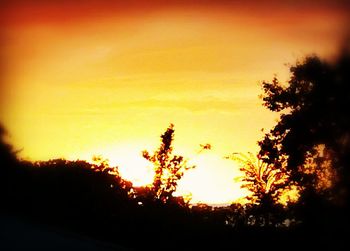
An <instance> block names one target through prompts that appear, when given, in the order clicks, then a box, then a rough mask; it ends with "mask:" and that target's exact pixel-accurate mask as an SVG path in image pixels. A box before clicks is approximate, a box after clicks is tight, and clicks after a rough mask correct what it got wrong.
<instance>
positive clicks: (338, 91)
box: [259, 52, 350, 187]
mask: <svg viewBox="0 0 350 251" xmlns="http://www.w3.org/2000/svg"><path fill="white" fill-rule="evenodd" d="M349 66H350V55H349V53H348V52H346V53H343V54H342V55H341V56H340V57H339V58H338V59H337V60H336V61H335V62H333V63H330V62H327V61H323V60H321V59H320V58H319V57H317V56H311V57H306V58H305V59H304V60H303V61H301V62H298V63H297V64H296V65H294V66H292V67H290V73H291V77H290V80H289V81H288V83H286V84H282V83H280V82H279V81H278V80H277V79H276V78H274V79H273V80H272V82H263V90H264V95H263V96H262V99H263V102H264V106H265V107H267V108H268V109H269V110H271V111H273V112H279V113H280V118H279V121H278V123H277V124H276V125H275V126H274V127H273V128H272V129H271V130H270V132H268V133H267V134H265V137H264V138H263V139H262V140H261V141H260V142H259V145H260V147H261V150H260V156H261V158H262V159H263V160H264V161H265V162H266V163H269V164H270V163H273V164H278V163H280V158H281V156H286V158H287V169H288V171H290V172H291V178H292V179H293V180H295V181H297V182H299V183H300V184H302V185H303V186H306V187H307V186H308V187H312V186H314V181H315V178H314V176H315V175H317V173H318V174H319V173H320V172H305V164H306V162H307V160H308V159H310V157H311V158H312V156H318V157H322V156H323V155H327V156H328V157H327V159H325V161H326V160H329V159H331V163H330V165H332V167H333V168H335V169H336V170H337V171H338V172H339V174H340V176H341V177H343V179H342V181H343V187H344V185H345V186H347V184H349V179H350V175H349V170H350V168H349V166H348V165H349V163H350V162H349V156H350V110H349V107H350V71H349V70H350V67H349ZM320 147H323V148H324V149H323V150H322V152H320ZM324 153H326V154H324ZM316 167H317V168H319V169H322V165H321V164H319V165H317V166H316Z"/></svg>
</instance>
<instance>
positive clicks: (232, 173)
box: [176, 151, 248, 204]
mask: <svg viewBox="0 0 350 251" xmlns="http://www.w3.org/2000/svg"><path fill="white" fill-rule="evenodd" d="M191 160H192V161H191V162H190V163H191V164H194V165H196V168H195V169H192V170H189V171H188V172H187V173H186V174H185V176H184V177H183V179H182V180H181V181H180V183H179V189H178V191H177V193H176V194H180V195H186V194H189V193H190V194H191V195H192V200H191V203H206V202H208V201H210V202H211V203H215V204H224V203H229V202H234V201H238V200H241V199H242V198H243V197H245V196H246V195H247V194H248V192H247V191H246V190H245V189H241V187H240V186H241V183H240V182H238V181H236V182H235V180H237V178H239V177H241V176H242V173H241V172H240V171H239V167H238V166H237V165H235V163H234V162H233V161H231V160H228V159H224V158H223V157H222V156H220V155H219V154H217V153H215V152H212V151H209V152H203V153H201V154H199V155H197V156H195V157H193V158H192V159H191Z"/></svg>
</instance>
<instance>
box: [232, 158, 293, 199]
mask: <svg viewBox="0 0 350 251" xmlns="http://www.w3.org/2000/svg"><path fill="white" fill-rule="evenodd" d="M231 158H232V159H233V160H235V161H237V162H238V163H239V164H240V171H241V172H243V174H244V176H243V178H242V182H243V185H242V188H246V189H247V190H248V191H249V192H251V195H250V196H248V199H249V201H250V202H251V203H253V204H262V203H264V202H267V201H270V202H272V203H275V202H277V201H278V198H279V196H280V195H281V193H282V192H283V189H284V188H285V187H286V186H287V181H288V173H287V171H286V170H284V169H281V168H276V167H275V166H274V165H273V164H268V163H266V162H263V161H262V160H261V159H259V158H258V157H256V156H254V155H253V154H252V153H248V155H245V154H239V155H237V154H234V155H233V156H232V157H231Z"/></svg>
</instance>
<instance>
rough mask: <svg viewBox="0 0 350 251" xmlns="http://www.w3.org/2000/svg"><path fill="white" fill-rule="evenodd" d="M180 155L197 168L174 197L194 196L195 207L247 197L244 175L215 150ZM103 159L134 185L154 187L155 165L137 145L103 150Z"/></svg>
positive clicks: (189, 172)
mask: <svg viewBox="0 0 350 251" xmlns="http://www.w3.org/2000/svg"><path fill="white" fill-rule="evenodd" d="M151 149H153V148H150V149H149V150H151ZM152 152H153V151H152V150H151V153H152ZM177 154H181V153H177ZM181 155H183V156H184V157H185V158H187V159H188V165H195V168H194V169H190V170H188V171H186V172H185V174H184V176H183V177H182V178H181V179H180V181H179V183H178V188H177V190H176V192H175V193H174V196H185V197H187V196H188V195H191V198H192V199H191V203H192V204H196V203H206V204H230V203H232V202H237V201H240V200H241V199H243V198H244V197H245V196H246V195H247V190H245V189H242V188H241V182H239V181H238V180H239V178H240V177H241V176H242V173H241V172H240V171H239V167H238V166H237V164H236V163H235V162H234V161H232V160H228V159H225V158H224V157H223V156H221V155H220V153H217V152H216V151H215V150H204V151H202V152H201V153H192V154H190V155H189V156H187V155H186V154H181ZM86 156H88V155H86ZM101 156H102V157H103V158H106V159H108V160H109V163H110V165H111V166H118V168H119V172H120V175H121V176H122V178H123V179H125V180H128V181H131V182H132V183H133V186H135V187H139V186H147V185H149V184H152V182H153V177H154V171H153V166H152V163H150V162H149V161H147V160H146V159H144V158H143V157H142V154H141V150H138V148H137V146H136V145H132V144H129V145H126V146H125V147H123V148H115V149H114V150H109V151H108V150H104V151H103V153H102V154H101ZM83 159H84V158H83ZM85 159H88V158H85Z"/></svg>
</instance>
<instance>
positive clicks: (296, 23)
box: [0, 1, 346, 203]
mask: <svg viewBox="0 0 350 251" xmlns="http://www.w3.org/2000/svg"><path fill="white" fill-rule="evenodd" d="M14 2H16V1H14ZM91 2H92V3H94V5H93V6H94V7H93V8H87V7H86V6H85V7H84V6H80V5H82V4H80V5H79V1H78V3H76V4H69V2H68V1H66V2H64V4H63V5H64V8H62V9H60V8H58V7H57V6H56V5H55V4H54V3H52V4H41V5H39V4H38V5H37V6H36V5H34V6H30V7H29V6H28V5H27V4H25V2H22V1H18V4H17V5H16V4H12V5H11V4H8V5H6V6H5V7H6V8H5V10H6V15H5V16H4V17H3V18H2V19H3V21H4V23H5V25H4V28H2V29H3V34H2V37H3V38H2V45H1V46H2V52H1V53H2V57H3V59H4V62H5V64H4V67H3V70H4V72H5V74H4V76H3V82H4V84H3V85H1V93H2V94H1V113H0V120H1V121H2V122H3V124H4V126H5V128H7V129H8V132H9V135H10V141H11V143H13V144H14V146H15V148H16V149H22V150H21V152H20V156H21V157H22V158H25V159H30V160H46V159H50V158H61V157H62V158H68V159H86V160H89V161H90V160H91V158H92V156H93V155H102V156H104V157H105V158H108V159H109V160H110V161H111V164H114V165H118V166H119V168H120V172H121V174H122V176H123V177H125V178H126V179H129V180H131V181H132V182H134V185H145V184H148V183H151V182H152V178H153V173H152V170H151V167H150V163H147V161H146V160H145V159H143V158H142V156H141V152H142V150H148V151H150V152H152V151H153V150H156V149H157V147H158V146H159V144H160V138H159V137H160V135H161V134H162V133H163V132H164V131H165V130H166V128H167V127H168V126H169V124H170V123H173V124H174V125H175V142H174V143H175V145H174V150H175V152H177V153H180V154H181V155H183V156H184V157H185V158H188V159H189V161H192V162H191V163H193V164H195V165H196V168H195V169H193V170H190V171H188V173H185V175H184V177H183V179H182V180H181V181H180V186H179V189H178V191H177V193H178V194H189V193H191V194H192V200H193V202H205V203H226V202H231V201H234V200H237V199H240V198H242V197H244V196H245V194H246V192H245V190H242V189H241V188H240V183H239V182H237V178H238V177H239V176H240V175H241V174H240V172H239V169H238V167H237V165H236V164H235V163H234V162H232V161H229V160H225V159H223V157H224V156H226V155H228V154H230V153H232V152H248V151H250V152H256V151H257V150H258V146H257V144H256V142H257V141H258V140H259V139H261V137H262V136H263V132H262V131H261V129H262V128H264V129H265V130H269V128H271V127H272V126H273V125H274V123H275V120H276V119H277V117H278V116H277V115H276V114H273V113H271V112H269V111H268V110H267V109H265V108H264V107H263V106H262V105H261V104H262V102H261V100H260V99H259V95H260V94H261V93H262V91H261V86H260V84H261V82H262V81H263V80H271V79H272V78H273V77H274V74H277V76H278V77H279V79H281V80H282V81H285V80H287V79H288V76H289V75H288V67H287V66H286V64H288V63H294V62H295V61H296V60H298V59H300V57H301V56H303V55H305V54H312V53H317V54H318V55H320V56H321V57H331V56H333V55H334V53H335V48H336V45H337V44H338V43H340V42H341V39H342V34H343V33H344V32H343V30H344V29H345V28H346V25H345V21H346V20H345V17H346V13H343V12H342V10H340V9H337V8H336V7H334V8H328V7H329V6H323V5H320V6H319V7H315V6H312V5H305V6H303V7H302V8H301V10H296V9H293V8H291V9H288V8H286V7H285V6H282V5H276V8H275V9H266V8H265V7H264V6H263V5H261V4H260V5H259V4H258V5H257V6H255V7H254V8H251V7H250V5H244V6H240V5H239V4H233V5H225V4H220V1H218V3H217V4H212V5H211V4H205V5H201V6H196V4H195V2H194V3H192V4H189V5H185V4H181V1H179V2H176V4H169V5H167V4H160V3H159V2H158V1H154V2H153V1H151V2H152V3H153V4H150V5H149V6H148V5H147V4H140V5H137V4H135V5H133V6H131V5H130V6H129V5H127V4H125V6H124V5H123V4H120V5H118V4H112V3H111V2H109V1H101V2H102V4H100V5H98V4H96V3H97V2H95V1H91ZM213 2H215V1H213ZM223 3H225V1H223ZM252 6H253V4H252ZM241 7H242V8H241ZM80 8H82V10H81V11H80ZM270 12H273V13H270ZM32 17H35V18H32ZM204 143H210V144H212V146H213V149H212V150H209V151H207V152H203V153H200V154H198V151H199V145H200V144H204Z"/></svg>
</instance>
